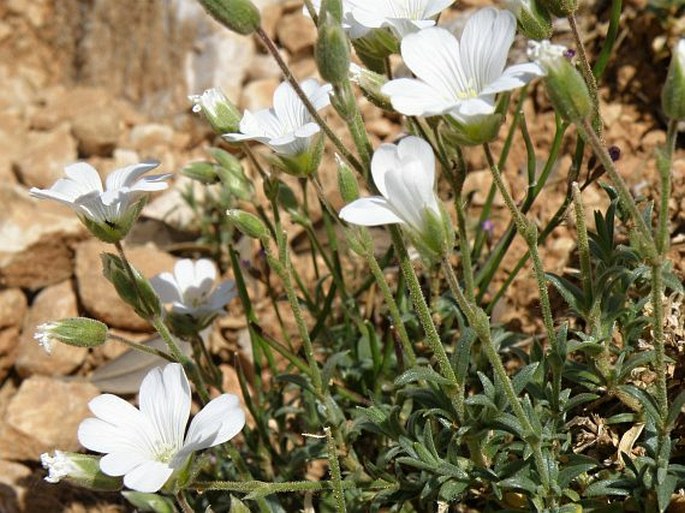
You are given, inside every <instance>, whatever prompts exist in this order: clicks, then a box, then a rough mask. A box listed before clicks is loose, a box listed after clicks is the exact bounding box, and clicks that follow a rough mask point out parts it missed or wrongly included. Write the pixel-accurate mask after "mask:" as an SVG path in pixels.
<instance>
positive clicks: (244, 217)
mask: <svg viewBox="0 0 685 513" xmlns="http://www.w3.org/2000/svg"><path fill="white" fill-rule="evenodd" d="M226 215H227V216H228V220H229V221H230V222H231V223H233V224H234V225H235V227H236V228H238V230H240V231H241V232H242V233H244V234H245V235H247V236H248V237H252V238H253V239H259V240H262V239H266V238H268V237H269V230H267V228H266V225H265V224H264V222H263V221H262V220H261V219H259V218H258V217H257V216H256V215H254V214H251V213H249V212H245V211H244V210H239V209H237V208H232V209H230V210H227V211H226Z"/></svg>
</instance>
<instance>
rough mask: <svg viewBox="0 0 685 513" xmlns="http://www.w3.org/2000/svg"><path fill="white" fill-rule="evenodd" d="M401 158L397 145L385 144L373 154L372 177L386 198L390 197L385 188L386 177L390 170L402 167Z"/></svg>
mask: <svg viewBox="0 0 685 513" xmlns="http://www.w3.org/2000/svg"><path fill="white" fill-rule="evenodd" d="M401 165H402V163H401V161H400V156H399V155H398V153H397V146H396V145H395V144H390V143H384V144H381V145H380V146H379V147H378V149H377V150H376V151H375V152H373V156H372V157H371V177H372V178H373V183H374V184H375V185H376V189H378V192H380V193H381V194H382V195H383V196H384V197H386V198H387V197H388V189H387V188H386V187H385V175H386V173H387V172H388V171H389V170H390V169H395V168H397V167H399V166H401Z"/></svg>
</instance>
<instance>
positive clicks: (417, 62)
mask: <svg viewBox="0 0 685 513" xmlns="http://www.w3.org/2000/svg"><path fill="white" fill-rule="evenodd" d="M507 49H508V48H507ZM401 50H402V58H403V59H404V62H405V64H406V65H407V67H408V68H409V69H410V70H412V71H413V72H414V74H415V75H416V76H417V77H418V78H420V79H421V80H423V81H424V82H426V83H427V84H430V85H431V86H432V88H433V89H435V90H436V91H437V92H439V95H440V98H441V99H442V100H444V101H447V100H449V99H453V100H458V99H460V98H461V97H462V96H463V95H464V94H465V93H467V92H468V91H469V90H470V89H472V88H473V84H472V83H471V81H470V80H469V79H470V78H471V77H469V76H467V75H466V74H465V70H464V69H463V66H462V63H461V60H460V58H459V54H460V50H459V41H457V38H456V37H454V35H453V34H451V33H450V32H448V31H447V30H445V29H443V28H439V27H434V28H427V29H424V30H422V31H420V32H416V33H415V34H409V35H408V36H407V37H405V38H404V39H402V45H401Z"/></svg>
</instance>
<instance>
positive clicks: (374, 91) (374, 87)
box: [350, 63, 393, 111]
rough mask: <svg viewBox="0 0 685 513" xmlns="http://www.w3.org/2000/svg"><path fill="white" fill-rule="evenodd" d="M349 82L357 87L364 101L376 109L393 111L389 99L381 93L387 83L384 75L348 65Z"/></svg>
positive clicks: (354, 65) (355, 65) (356, 65)
mask: <svg viewBox="0 0 685 513" xmlns="http://www.w3.org/2000/svg"><path fill="white" fill-rule="evenodd" d="M350 80H351V81H352V82H354V83H355V84H357V85H358V86H359V88H360V89H361V90H362V94H363V95H364V96H365V97H366V99H367V100H369V101H370V102H371V103H373V104H374V105H375V106H376V107H379V108H381V109H383V110H387V111H392V110H393V108H392V104H391V103H390V98H389V97H388V96H387V95H385V94H383V93H381V87H383V86H384V85H385V83H386V82H387V81H388V79H387V78H386V77H385V75H381V74H380V73H376V72H375V71H371V70H368V69H366V68H362V67H361V66H359V65H358V64H355V63H352V64H350Z"/></svg>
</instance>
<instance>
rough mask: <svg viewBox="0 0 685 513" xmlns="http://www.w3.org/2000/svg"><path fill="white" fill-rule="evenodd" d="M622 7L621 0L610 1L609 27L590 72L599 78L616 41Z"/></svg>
mask: <svg viewBox="0 0 685 513" xmlns="http://www.w3.org/2000/svg"><path fill="white" fill-rule="evenodd" d="M622 7H623V0H613V1H612V2H611V15H610V17H609V28H608V29H607V35H606V37H605V38H604V44H603V45H602V51H601V52H600V53H599V56H598V57H597V61H596V62H595V65H594V66H593V68H592V74H593V75H594V76H595V77H596V78H597V79H599V78H600V77H601V76H602V75H603V74H604V70H605V69H606V67H607V64H608V63H609V58H610V57H611V51H612V50H613V49H614V43H615V42H616V36H618V30H619V28H620V26H621V9H622Z"/></svg>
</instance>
